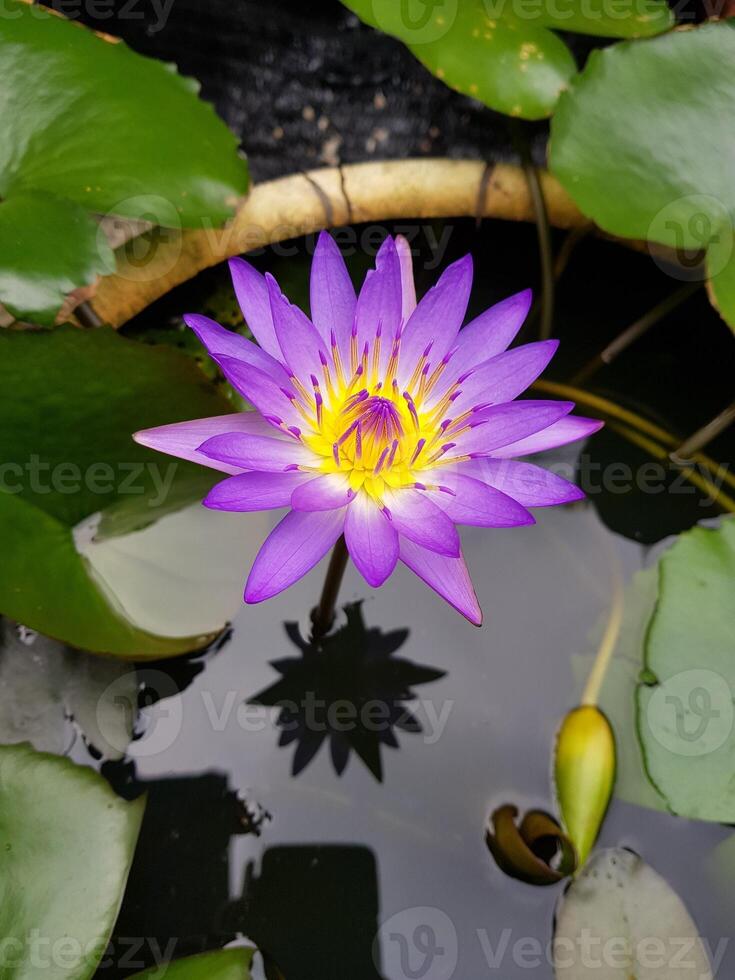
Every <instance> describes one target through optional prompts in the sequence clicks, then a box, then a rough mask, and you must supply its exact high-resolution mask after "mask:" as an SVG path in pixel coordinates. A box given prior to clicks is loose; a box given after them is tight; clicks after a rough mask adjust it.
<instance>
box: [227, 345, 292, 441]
mask: <svg viewBox="0 0 735 980" xmlns="http://www.w3.org/2000/svg"><path fill="white" fill-rule="evenodd" d="M213 359H214V360H215V361H216V362H217V364H219V366H220V367H221V368H222V373H223V374H224V376H225V377H226V378H227V380H228V381H229V382H230V384H231V385H232V386H233V388H235V389H237V391H239V392H240V394H241V395H242V396H243V398H245V399H247V401H249V402H250V403H251V404H252V405H254V406H255V407H256V408H257V409H258V411H259V412H260V413H261V414H262V415H263V416H265V417H272V418H278V419H281V420H283V421H284V422H286V423H287V424H288V425H295V426H296V427H297V428H300V427H301V426H303V424H304V419H303V416H302V415H301V413H300V412H299V410H298V409H297V408H296V406H295V405H294V400H295V399H296V392H295V391H294V390H293V388H291V387H290V385H280V384H278V382H276V381H274V380H273V378H272V377H271V376H270V375H269V374H265V373H264V372H263V371H261V370H260V369H259V368H256V367H251V366H250V365H249V364H245V363H244V362H243V361H240V360H237V359H236V358H234V357H224V356H221V355H217V356H216V357H214V358H213ZM274 428H276V429H277V425H276V424H275V423H274Z"/></svg>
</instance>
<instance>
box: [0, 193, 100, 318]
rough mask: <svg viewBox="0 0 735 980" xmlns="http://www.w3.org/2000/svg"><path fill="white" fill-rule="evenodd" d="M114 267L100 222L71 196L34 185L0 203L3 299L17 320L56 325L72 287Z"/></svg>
mask: <svg viewBox="0 0 735 980" xmlns="http://www.w3.org/2000/svg"><path fill="white" fill-rule="evenodd" d="M114 267H115V259H114V256H113V254H112V251H111V249H110V247H109V246H108V244H107V241H106V240H105V237H104V235H102V234H101V233H100V231H99V225H98V224H97V222H96V221H94V220H93V219H92V218H91V217H90V216H89V215H88V214H87V212H86V211H85V210H84V208H82V207H80V206H79V205H78V204H74V202H73V201H67V200H64V199H63V198H59V197H55V196H54V195H53V194H46V193H44V192H41V191H30V192H22V193H19V194H15V195H14V196H13V197H11V198H9V199H8V200H7V201H3V202H2V203H0V303H2V304H3V306H4V307H5V308H6V309H7V310H9V311H10V312H11V313H12V314H13V315H14V316H15V317H17V318H18V319H19V320H31V321H32V322H34V323H39V324H42V325H44V326H52V325H53V323H54V320H55V318H56V314H57V313H58V312H59V309H60V308H61V306H62V304H63V302H64V299H65V297H66V296H67V294H68V293H70V292H71V291H72V290H73V289H76V288H77V287H79V286H88V285H90V284H91V283H92V282H94V280H95V278H96V277H97V276H98V275H104V274H105V273H109V272H112V270H113V269H114Z"/></svg>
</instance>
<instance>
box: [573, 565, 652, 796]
mask: <svg viewBox="0 0 735 980" xmlns="http://www.w3.org/2000/svg"><path fill="white" fill-rule="evenodd" d="M657 596H658V570H657V569H656V568H647V569H644V570H642V571H639V572H636V574H635V575H634V576H633V578H632V579H631V581H630V583H629V584H628V586H627V588H626V589H625V593H624V597H623V618H622V622H621V625H620V631H619V634H618V638H617V642H616V644H615V650H614V652H613V655H612V659H611V660H610V664H609V667H608V669H607V672H606V674H605V679H604V682H603V685H602V689H601V691H600V701H599V704H600V709H601V710H602V711H603V712H604V713H605V716H606V717H607V718H608V719H609V720H610V724H611V725H612V728H613V731H614V732H615V742H616V757H617V772H616V776H615V789H614V793H615V796H616V798H617V799H620V800H625V802H626V803H635V804H636V805H638V806H645V807H649V808H650V809H652V810H662V811H663V810H666V805H665V803H664V801H663V799H662V798H661V796H660V794H659V793H657V792H656V790H655V789H654V787H653V786H652V785H651V781H650V780H649V778H648V775H647V773H646V771H645V767H644V765H643V755H642V751H641V745H640V741H639V739H638V732H637V723H636V690H637V687H638V683H639V678H640V673H641V670H642V668H643V644H644V641H645V637H646V630H647V629H648V623H649V621H650V619H651V615H652V613H653V609H654V606H655V604H656V599H657ZM606 618H607V614H606V615H605V619H606ZM602 632H603V624H602V623H600V624H598V626H596V627H595V629H594V630H593V631H592V633H591V634H590V637H589V639H588V643H587V648H588V649H590V650H596V649H597V648H598V646H599V643H600V637H601V636H602ZM594 661H595V654H594V653H585V654H580V655H578V656H575V657H572V671H573V674H574V679H575V681H576V684H577V687H578V689H579V691H580V692H581V690H582V686H583V684H584V681H585V680H586V679H587V676H588V675H589V672H590V670H591V669H592V665H593V664H594Z"/></svg>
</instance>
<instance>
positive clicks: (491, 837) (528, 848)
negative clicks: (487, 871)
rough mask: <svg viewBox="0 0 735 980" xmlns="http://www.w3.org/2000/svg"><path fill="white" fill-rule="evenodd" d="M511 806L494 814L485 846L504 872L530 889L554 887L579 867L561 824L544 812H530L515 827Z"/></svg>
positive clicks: (515, 813)
mask: <svg viewBox="0 0 735 980" xmlns="http://www.w3.org/2000/svg"><path fill="white" fill-rule="evenodd" d="M517 816H518V809H517V808H516V807H514V806H512V805H510V804H507V805H506V806H501V807H499V808H498V809H497V810H495V812H494V813H493V815H492V817H491V820H492V830H491V829H490V828H488V830H487V832H486V834H485V843H486V844H487V846H488V849H489V850H490V853H491V854H492V856H493V857H494V858H495V861H496V863H497V865H498V867H499V868H500V869H501V871H504V872H505V873H506V874H507V875H510V877H511V878H518V879H519V880H520V881H525V882H527V883H528V884H529V885H554V884H556V883H557V882H558V881H561V880H562V879H563V878H565V877H566V876H567V875H569V874H572V872H573V871H574V869H575V867H576V856H575V853H574V847H573V845H572V843H571V841H570V840H569V838H568V837H567V836H566V834H565V833H564V831H563V830H562V829H561V827H560V826H559V824H558V823H557V822H556V820H554V818H553V817H551V816H549V814H548V813H544V812H543V810H529V811H528V813H526V814H525V815H524V817H523V819H522V820H521V822H520V824H516V817H517Z"/></svg>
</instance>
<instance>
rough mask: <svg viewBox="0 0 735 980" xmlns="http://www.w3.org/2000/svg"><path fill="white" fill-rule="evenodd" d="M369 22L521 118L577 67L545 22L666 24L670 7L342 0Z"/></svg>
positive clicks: (610, 33) (622, 28) (531, 114)
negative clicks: (615, 8)
mask: <svg viewBox="0 0 735 980" xmlns="http://www.w3.org/2000/svg"><path fill="white" fill-rule="evenodd" d="M343 2H344V3H345V5H346V6H347V7H349V9H350V10H353V11H354V12H355V13H356V14H358V16H359V17H360V18H361V19H362V20H364V21H365V22H366V23H367V24H370V25H371V26H372V27H376V28H379V29H380V30H383V31H385V32H386V33H387V34H392V35H393V36H394V37H397V38H398V39H399V40H401V41H403V42H404V43H405V44H406V45H407V46H408V48H409V49H410V50H411V51H412V52H413V54H414V55H415V56H416V57H417V58H418V59H419V61H421V62H422V64H424V65H425V66H426V67H427V68H428V69H429V70H430V71H431V72H433V74H435V75H436V76H437V77H438V78H440V79H442V80H443V81H444V82H446V84H447V85H449V86H450V87H451V88H453V89H456V90H457V91H458V92H462V93H464V94H465V95H471V96H473V97H474V98H476V99H479V101H481V102H484V103H485V105H487V106H489V107H490V108H491V109H496V110H498V111H499V112H505V113H507V114H508V115H511V116H521V117H523V118H524V119H543V118H545V117H546V116H549V115H551V113H552V112H553V111H554V107H555V105H556V102H557V99H558V98H559V95H560V94H561V92H562V91H563V90H564V89H565V88H566V87H567V86H568V85H569V83H570V81H571V79H572V78H573V76H574V75H575V74H576V71H577V68H576V63H575V61H574V57H573V56H572V53H571V51H570V50H569V48H568V47H567V46H566V44H565V43H564V42H563V41H562V40H561V38H559V37H558V36H557V35H556V34H554V33H553V31H552V30H549V28H556V29H559V30H566V31H581V32H583V33H585V34H599V35H603V36H607V37H638V36H645V35H649V34H657V33H659V32H661V31H664V30H667V29H668V28H669V27H671V25H672V23H673V15H672V14H671V11H670V10H669V7H668V5H667V4H666V3H664V2H663V0H630V2H629V3H627V4H626V7H625V8H624V9H622V10H621V9H620V8H618V9H617V11H616V13H617V16H612V12H611V11H610V10H609V5H608V4H604V3H602V2H601V0H594V2H593V3H591V4H589V3H582V2H581V0H567V2H565V3H562V4H555V5H553V9H551V8H550V7H546V6H545V5H543V4H540V3H539V2H538V0H520V2H519V3H515V4H512V5H510V4H503V3H498V4H495V3H487V2H485V0H438V2H437V3H431V4H427V3H425V2H424V0H405V2H402V3H397V2H396V0H343Z"/></svg>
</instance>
